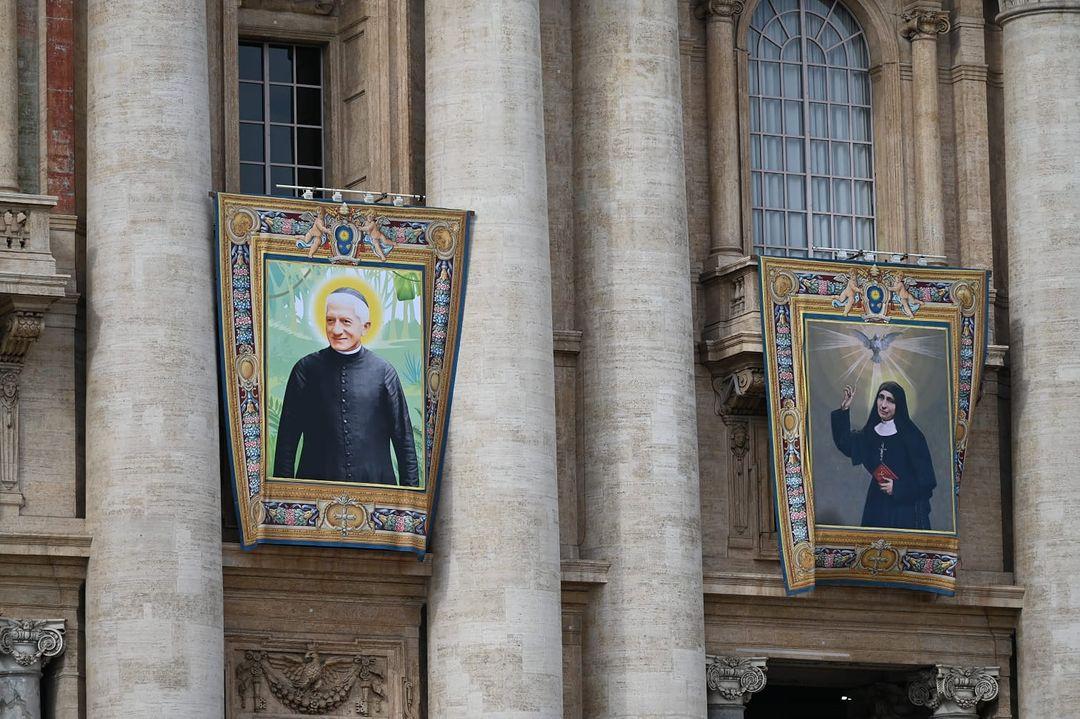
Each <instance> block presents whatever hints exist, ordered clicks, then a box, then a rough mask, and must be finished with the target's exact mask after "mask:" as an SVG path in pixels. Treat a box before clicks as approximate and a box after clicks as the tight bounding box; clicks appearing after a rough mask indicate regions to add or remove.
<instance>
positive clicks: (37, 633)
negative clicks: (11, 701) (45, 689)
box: [0, 617, 64, 674]
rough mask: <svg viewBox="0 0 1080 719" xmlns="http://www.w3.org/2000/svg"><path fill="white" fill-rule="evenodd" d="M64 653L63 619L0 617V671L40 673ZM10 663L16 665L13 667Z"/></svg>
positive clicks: (8, 672)
mask: <svg viewBox="0 0 1080 719" xmlns="http://www.w3.org/2000/svg"><path fill="white" fill-rule="evenodd" d="M63 651H64V620H63V619H9V618H8V617H0V672H2V673H7V674H18V673H26V672H35V671H41V667H43V666H44V665H45V664H46V663H48V661H49V660H50V659H52V658H53V657H55V656H57V655H58V654H60V653H61V652H63ZM11 662H14V664H15V666H14V667H12V666H11ZM5 665H7V666H5ZM19 668H21V671H20V670H19Z"/></svg>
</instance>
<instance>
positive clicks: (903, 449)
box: [832, 382, 937, 529]
mask: <svg viewBox="0 0 1080 719" xmlns="http://www.w3.org/2000/svg"><path fill="white" fill-rule="evenodd" d="M882 390H885V391H887V392H890V393H892V396H893V398H894V399H895V400H896V414H895V416H894V417H893V420H894V422H895V424H896V434H893V435H890V436H881V435H879V434H878V433H877V432H875V431H874V428H875V427H876V426H877V425H878V424H880V423H881V422H882V419H881V417H880V416H878V412H877V397H878V395H879V394H881V392H882ZM832 436H833V442H834V443H835V444H836V448H837V449H838V450H840V451H841V452H842V453H843V454H844V456H845V457H850V458H851V463H852V464H853V465H859V464H861V465H862V466H863V467H864V468H865V469H866V471H867V472H868V473H869V474H870V484H869V486H868V487H867V490H866V504H865V505H864V506H863V515H862V526H864V527H892V528H896V529H930V497H931V495H933V493H934V487H935V486H937V481H936V480H935V479H934V464H933V462H932V460H931V459H930V448H929V447H928V446H927V444H926V437H924V436H923V433H922V432H921V431H920V430H919V428H918V427H916V426H915V423H914V422H912V421H911V417H910V416H909V414H908V406H907V395H906V394H905V392H904V389H903V387H901V386H900V385H898V384H896V383H895V382H884V383H882V385H881V387H879V388H878V391H877V394H875V395H874V403H873V405H872V406H871V408H870V416H869V417H868V418H867V420H866V424H865V425H863V428H862V429H861V430H852V429H851V420H850V412H849V411H848V410H846V409H838V410H835V411H833V413H832ZM882 465H884V468H887V469H882ZM883 471H884V472H885V473H886V474H888V473H889V472H891V474H892V475H893V476H894V477H895V478H894V479H893V491H892V494H891V495H889V494H886V493H885V492H884V491H882V490H881V488H880V487H879V486H878V483H877V481H876V480H875V479H874V473H875V472H878V473H879V475H880V474H881V473H882V472H883Z"/></svg>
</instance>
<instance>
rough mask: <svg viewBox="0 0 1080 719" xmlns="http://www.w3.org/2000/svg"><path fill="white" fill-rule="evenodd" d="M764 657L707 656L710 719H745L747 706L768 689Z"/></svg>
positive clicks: (706, 675) (706, 668)
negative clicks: (756, 695)
mask: <svg viewBox="0 0 1080 719" xmlns="http://www.w3.org/2000/svg"><path fill="white" fill-rule="evenodd" d="M765 663H766V659H765V657H706V662H705V686H706V688H707V689H708V696H709V715H708V719H742V718H743V717H744V716H745V715H746V704H747V703H748V702H749V701H750V699H751V698H752V697H753V695H754V694H757V693H758V692H759V691H761V690H762V689H764V688H765V671H766V667H765Z"/></svg>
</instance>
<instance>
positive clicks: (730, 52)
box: [697, 0, 746, 264]
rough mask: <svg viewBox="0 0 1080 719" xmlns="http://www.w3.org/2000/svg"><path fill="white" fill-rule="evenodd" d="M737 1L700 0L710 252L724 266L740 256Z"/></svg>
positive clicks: (741, 252)
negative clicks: (702, 23) (707, 135)
mask: <svg viewBox="0 0 1080 719" xmlns="http://www.w3.org/2000/svg"><path fill="white" fill-rule="evenodd" d="M742 11H743V3H742V2H740V1H739V0H702V2H700V4H699V5H698V8H697V12H698V14H699V15H702V16H703V17H704V18H705V82H706V89H707V91H708V102H709V105H708V117H709V221H710V223H709V230H710V235H711V246H710V253H711V254H713V255H720V256H721V257H720V259H719V262H718V264H727V263H730V262H731V261H732V260H734V259H736V258H738V257H742V256H743V255H745V254H746V253H745V251H744V250H743V242H742V229H741V227H742V223H741V219H742V201H741V199H740V194H739V188H740V187H741V185H742V183H741V182H740V181H739V133H738V127H739V101H738V86H739V83H738V75H737V73H736V65H735V62H736V61H735V23H736V21H737V20H738V18H739V14H740V13H741V12H742Z"/></svg>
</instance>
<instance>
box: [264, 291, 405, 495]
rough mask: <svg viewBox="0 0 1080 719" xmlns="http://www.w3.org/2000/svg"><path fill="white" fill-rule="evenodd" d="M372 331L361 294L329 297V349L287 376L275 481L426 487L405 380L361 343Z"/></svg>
mask: <svg viewBox="0 0 1080 719" xmlns="http://www.w3.org/2000/svg"><path fill="white" fill-rule="evenodd" d="M370 328H371V314H370V310H369V307H368V303H367V301H366V300H365V298H364V295H363V294H361V293H360V292H358V291H357V290H354V289H352V288H350V287H342V288H338V289H336V290H334V291H333V292H331V293H330V294H329V296H328V297H327V299H326V326H325V330H326V339H327V342H328V343H329V346H327V347H324V348H323V349H321V350H319V351H317V352H312V353H311V354H309V355H306V356H305V357H302V358H300V359H299V360H298V361H297V363H296V364H295V365H294V366H293V369H292V373H291V374H290V375H289V381H288V384H287V385H286V386H285V399H284V402H283V405H282V408H281V419H280V422H279V423H278V434H277V449H276V451H275V454H274V472H273V476H275V477H289V478H292V477H295V478H298V479H326V480H335V481H340V482H358V483H370V484H390V485H400V486H404V487H419V486H420V477H419V471H418V467H417V459H416V445H415V442H414V441H413V428H412V422H411V421H410V420H409V407H408V405H407V404H406V401H405V395H404V393H403V391H402V388H401V381H400V380H399V379H398V374H397V371H395V370H394V367H393V366H392V365H391V364H390V363H389V362H387V361H386V360H384V359H383V358H381V357H379V356H378V355H376V354H375V353H374V352H372V351H371V350H370V349H368V348H367V347H364V346H363V344H362V340H363V338H364V335H365V334H366V333H367V332H368V330H370ZM301 438H302V439H303V444H302V445H301ZM298 447H299V448H300V458H299V462H297V458H296V454H297V449H298ZM391 447H392V448H393V452H394V456H395V457H396V458H397V467H398V473H399V475H400V476H399V477H398V476H395V475H394V467H393V464H392V462H391V459H390V451H391ZM399 479H400V481H399Z"/></svg>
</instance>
